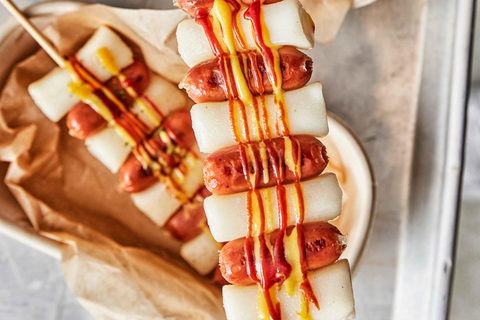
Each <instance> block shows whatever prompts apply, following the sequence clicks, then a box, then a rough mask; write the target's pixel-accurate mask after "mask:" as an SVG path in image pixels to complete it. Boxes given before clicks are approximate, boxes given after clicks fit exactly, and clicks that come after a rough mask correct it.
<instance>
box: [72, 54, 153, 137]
mask: <svg viewBox="0 0 480 320" xmlns="http://www.w3.org/2000/svg"><path fill="white" fill-rule="evenodd" d="M122 73H123V74H124V75H125V77H126V80H125V82H126V83H123V84H122V83H121V82H120V80H119V79H118V78H117V77H114V78H112V79H110V80H109V81H107V83H106V84H105V85H106V87H107V88H108V89H110V90H112V92H113V93H114V94H115V96H117V98H119V99H120V100H121V101H122V103H124V105H126V106H128V105H129V104H131V103H132V102H133V98H132V97H131V96H130V95H128V94H127V92H126V91H125V89H124V86H131V87H133V88H134V90H135V91H136V92H137V94H139V95H140V94H142V93H143V92H144V91H145V89H146V88H147V86H148V84H149V82H150V74H149V71H148V69H147V67H146V66H145V64H144V63H143V62H140V61H135V62H134V63H133V64H131V65H130V66H128V67H127V68H125V69H124V70H123V71H122ZM67 127H68V133H69V134H70V135H71V136H73V137H75V138H78V139H82V140H84V139H86V138H88V137H90V136H93V135H94V134H96V133H98V132H100V131H101V130H102V129H104V128H106V127H107V122H106V121H105V120H104V119H103V118H102V116H100V115H99V114H98V113H97V112H95V111H94V110H93V109H92V107H90V106H89V105H88V104H85V103H83V102H79V103H78V104H77V105H76V106H75V107H73V109H72V110H71V111H70V112H69V113H68V115H67Z"/></svg>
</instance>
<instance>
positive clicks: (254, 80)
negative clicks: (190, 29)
mask: <svg viewBox="0 0 480 320" xmlns="http://www.w3.org/2000/svg"><path fill="white" fill-rule="evenodd" d="M225 1H226V2H227V3H229V4H230V6H231V7H232V16H233V29H234V35H235V38H236V40H237V45H238V46H240V47H241V48H242V49H244V50H246V45H245V42H244V41H243V38H242V37H241V32H240V30H239V26H238V24H237V15H238V12H239V10H240V9H241V7H242V5H241V4H240V3H239V0H225ZM261 5H262V4H261V1H260V0H253V3H252V4H251V5H250V6H249V7H248V8H247V10H246V11H245V13H244V17H245V19H247V20H249V21H250V22H251V25H252V29H253V35H254V39H255V42H256V44H257V46H258V48H259V50H260V52H261V54H262V56H263V59H264V62H265V66H266V70H267V76H268V77H269V80H270V82H271V83H272V85H273V87H274V88H275V89H278V90H280V91H281V90H282V89H281V86H282V79H281V74H280V78H278V76H277V73H276V68H275V63H276V60H275V55H274V53H273V51H272V48H270V47H269V46H268V45H267V44H266V43H265V41H264V34H263V30H262V17H261ZM195 21H196V22H197V23H198V24H200V25H201V26H202V27H203V29H204V31H205V34H206V36H207V38H208V40H209V43H210V47H211V48H212V51H213V53H214V54H215V55H216V56H217V57H220V70H221V73H222V74H223V76H224V79H225V87H224V90H225V93H226V96H227V98H228V104H229V114H230V126H231V129H232V132H233V134H234V137H235V141H236V142H237V143H238V144H239V145H240V158H241V162H242V167H243V172H244V176H245V179H247V181H248V184H249V191H248V193H247V221H248V226H247V232H248V235H247V237H246V239H245V261H246V268H247V273H248V276H249V277H250V278H251V279H252V280H253V281H254V282H256V283H258V284H259V285H260V287H261V288H262V291H263V295H264V298H265V301H266V304H267V307H268V311H269V314H270V318H271V319H272V320H281V308H280V304H279V303H278V302H274V298H273V297H272V295H271V292H270V289H271V288H272V287H273V286H274V285H275V284H278V285H282V284H283V282H284V281H285V280H286V279H287V278H288V277H289V276H290V274H291V272H292V266H291V265H290V264H289V263H288V261H287V260H286V255H285V241H284V238H285V236H288V235H286V230H287V226H288V223H289V217H288V212H287V195H286V189H285V187H284V186H283V185H282V182H283V180H284V176H285V170H284V167H285V166H286V164H285V163H284V161H283V159H282V157H280V155H279V152H278V148H277V146H276V145H275V142H273V141H272V142H273V143H271V144H265V145H266V148H267V150H266V151H267V157H268V163H269V165H270V166H272V168H273V173H274V175H275V178H276V181H277V185H276V198H277V211H278V221H279V227H280V228H279V231H278V233H277V235H276V238H275V244H274V250H273V253H271V252H270V250H269V248H268V246H267V244H266V240H265V209H264V205H263V198H262V195H261V193H260V191H259V190H258V189H257V186H258V182H259V179H260V171H261V170H260V169H259V168H261V166H262V165H263V164H262V161H261V159H259V156H260V154H261V153H260V150H258V153H255V152H253V159H249V158H250V157H249V155H248V152H247V148H248V146H247V145H245V143H248V142H249V141H250V139H249V128H248V122H247V115H246V109H245V104H244V102H243V101H240V100H239V99H238V92H237V89H236V83H235V78H234V76H233V71H232V65H231V63H230V58H229V57H228V56H227V53H226V52H224V51H223V49H222V46H221V45H220V42H219V39H217V37H216V35H215V33H214V31H213V28H212V23H211V21H210V19H209V17H208V10H197V11H196V17H195ZM238 55H239V59H240V61H243V69H244V70H243V74H244V76H245V77H246V78H248V79H247V80H248V81H247V83H248V86H249V89H250V91H257V92H258V93H259V97H258V98H254V99H253V102H252V105H251V107H252V111H253V116H254V121H255V122H256V124H257V128H258V129H259V130H258V131H259V132H258V134H259V137H260V139H261V140H264V139H265V138H269V139H270V138H271V129H270V127H269V121H268V119H269V118H268V113H267V108H266V104H265V97H264V87H263V78H262V74H261V73H260V70H259V68H258V62H257V57H256V54H255V53H254V52H251V51H247V52H242V53H238ZM240 55H241V56H240ZM248 70H251V73H250V72H248ZM275 91H276V92H277V90H275ZM257 99H258V100H257ZM259 102H260V103H259ZM275 104H276V106H277V117H276V118H277V121H276V123H275V130H276V132H277V133H279V135H281V136H284V137H285V139H291V142H292V158H293V162H294V164H295V166H296V167H295V170H294V178H295V179H294V183H295V184H294V188H295V190H296V193H297V196H298V207H299V208H298V210H299V217H297V223H296V228H297V233H298V247H299V252H300V264H301V271H302V274H303V282H302V283H301V284H300V290H301V291H302V293H303V296H304V297H305V298H306V299H307V300H308V301H309V302H312V303H313V304H314V305H315V306H316V307H317V308H318V301H317V298H316V297H315V294H314V292H313V290H312V287H311V285H310V282H309V280H308V278H307V263H306V252H305V235H304V232H303V221H304V215H305V205H304V196H303V190H302V187H301V184H300V178H301V177H300V174H301V173H300V172H298V171H299V170H297V168H298V166H297V165H298V164H299V162H300V161H301V159H300V158H299V154H300V152H299V151H300V144H299V142H298V140H297V139H295V138H294V137H291V136H290V131H289V128H288V127H289V126H288V123H287V117H286V114H285V113H286V111H285V106H284V102H283V99H279V98H278V96H277V95H276V96H275ZM236 105H237V107H238V108H240V112H239V113H240V118H241V119H240V120H241V124H242V129H243V131H244V132H245V139H246V140H247V141H244V140H243V139H242V137H241V136H240V133H239V128H238V123H239V119H237V113H236V109H235V107H236ZM250 162H252V164H250ZM253 163H254V164H253ZM251 167H252V168H251ZM255 168H257V169H258V170H256V169H255ZM251 170H254V172H251ZM263 170H268V168H263ZM251 174H253V175H254V178H253V181H252V179H251V178H250V176H251ZM253 201H257V203H258V207H259V210H258V211H259V212H258V215H259V217H258V218H259V219H258V220H259V222H260V227H259V230H254V224H255V222H254V218H255V217H254V216H253V214H254V210H253ZM254 232H257V233H258V234H254ZM255 241H258V246H259V254H258V259H259V261H258V265H259V270H257V266H256V262H255ZM272 256H273V257H272ZM307 308H308V304H307Z"/></svg>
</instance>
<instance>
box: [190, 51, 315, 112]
mask: <svg viewBox="0 0 480 320" xmlns="http://www.w3.org/2000/svg"><path fill="white" fill-rule="evenodd" d="M279 55H280V66H281V69H282V77H283V82H282V88H283V89H284V90H293V89H298V88H300V87H302V86H304V85H305V84H306V83H307V82H308V81H309V80H310V77H311V76H312V71H313V62H312V59H311V58H310V57H309V56H307V55H306V54H304V53H302V52H300V51H298V50H297V49H295V48H293V47H288V46H287V47H283V48H281V49H280V50H279ZM238 56H239V60H240V65H241V68H242V71H243V72H244V75H245V79H246V80H247V82H248V84H249V87H250V90H251V91H252V93H253V94H254V95H258V94H260V93H264V94H270V93H272V92H273V87H272V84H271V82H270V80H269V77H268V75H267V68H266V67H265V63H264V60H263V57H262V55H261V54H260V53H253V52H250V53H239V54H238ZM222 59H224V58H223V57H216V58H214V59H212V60H208V61H204V62H202V63H199V64H198V65H196V66H195V67H193V68H192V69H190V71H189V72H188V73H187V75H186V76H185V79H184V80H183V81H182V84H181V86H182V87H183V88H185V89H186V91H187V93H188V95H189V97H190V98H191V99H192V100H193V101H195V102H196V103H201V102H212V101H224V100H227V89H226V88H227V84H226V82H225V76H224V73H225V72H224V71H223V70H222V68H223V63H222ZM245 63H247V68H246V69H247V70H248V71H247V72H246V73H247V74H245V68H244V65H245ZM257 79H259V80H260V81H258V80H257ZM258 82H260V84H258Z"/></svg>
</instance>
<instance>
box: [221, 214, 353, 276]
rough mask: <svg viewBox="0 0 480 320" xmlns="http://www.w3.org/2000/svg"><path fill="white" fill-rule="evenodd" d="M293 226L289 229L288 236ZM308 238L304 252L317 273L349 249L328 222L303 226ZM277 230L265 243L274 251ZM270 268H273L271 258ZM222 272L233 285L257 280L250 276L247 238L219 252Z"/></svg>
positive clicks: (309, 266)
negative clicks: (246, 246) (246, 251)
mask: <svg viewBox="0 0 480 320" xmlns="http://www.w3.org/2000/svg"><path fill="white" fill-rule="evenodd" d="M292 228H293V227H290V228H288V229H287V235H289V234H290V233H291V230H292ZM303 232H304V236H305V253H306V262H307V268H308V270H315V269H318V268H321V267H323V266H326V265H329V264H331V263H333V262H335V261H336V260H337V259H338V258H339V257H340V255H341V254H342V252H343V251H344V250H345V248H346V237H345V236H343V235H342V234H341V233H340V231H339V230H338V229H337V228H336V227H335V226H333V225H331V224H329V223H328V222H314V223H308V224H304V225H303ZM277 234H278V231H275V232H273V233H270V234H265V237H266V241H267V242H268V241H270V243H271V245H272V246H273V248H272V250H271V252H275V246H276V243H275V238H276V235H277ZM267 259H270V260H269V261H266V264H267V265H273V261H272V256H271V255H269V256H268V257H267ZM220 271H221V272H222V275H223V277H224V278H225V279H226V280H227V281H228V282H230V283H231V284H236V285H247V284H252V283H254V281H253V280H252V279H251V278H250V277H249V276H248V273H247V266H246V258H245V239H244V238H241V239H237V240H234V241H230V242H229V243H227V244H226V245H225V246H224V247H223V249H222V250H221V251H220Z"/></svg>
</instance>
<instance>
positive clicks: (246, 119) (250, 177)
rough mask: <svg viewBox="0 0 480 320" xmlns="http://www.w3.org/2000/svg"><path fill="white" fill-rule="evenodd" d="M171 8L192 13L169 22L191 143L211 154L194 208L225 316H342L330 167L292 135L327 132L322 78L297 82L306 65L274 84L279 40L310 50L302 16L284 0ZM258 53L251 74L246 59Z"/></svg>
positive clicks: (205, 0) (348, 296)
mask: <svg viewBox="0 0 480 320" xmlns="http://www.w3.org/2000/svg"><path fill="white" fill-rule="evenodd" d="M177 4H178V5H179V6H180V7H181V8H182V9H183V10H184V11H185V12H187V13H189V14H191V15H193V16H194V19H190V20H185V21H183V22H182V23H180V25H179V27H178V29H177V40H178V44H179V48H178V49H179V53H180V55H181V56H182V58H183V59H184V61H185V62H186V63H187V65H189V66H191V67H192V70H191V71H190V72H189V74H188V75H187V79H186V80H184V81H183V86H184V87H185V88H186V89H187V93H188V94H189V95H190V96H191V97H192V99H193V100H195V101H197V102H199V103H198V104H197V105H195V106H193V107H192V111H191V113H192V123H193V127H194V131H195V135H196V137H197V141H198V142H199V148H200V150H201V151H202V152H207V153H212V154H211V155H210V156H209V157H208V158H207V160H206V162H205V164H204V175H205V177H206V185H207V188H209V189H210V191H212V192H213V193H214V194H213V195H212V196H210V197H208V198H207V199H206V200H205V212H206V215H207V220H208V224H209V226H210V228H211V230H212V235H213V236H214V237H215V239H216V240H217V241H222V242H223V241H225V242H228V243H227V244H226V245H225V246H224V247H223V249H222V250H221V253H220V256H221V262H220V266H221V267H220V270H221V272H222V273H223V275H224V277H225V279H226V280H227V281H229V282H231V283H232V284H233V285H227V286H224V287H223V301H224V307H225V311H226V314H227V318H228V319H229V320H234V319H239V320H240V319H242V320H246V319H248V320H250V319H252V320H253V319H257V318H260V319H271V320H280V319H283V320H290V319H292V320H293V319H315V320H322V319H330V320H344V319H352V318H353V317H354V316H355V311H354V310H355V309H354V301H353V292H352V287H351V278H350V268H349V265H348V262H347V261H346V260H340V261H337V262H335V261H336V260H337V259H338V257H339V255H340V253H341V252H342V251H343V248H344V247H345V244H346V243H345V241H344V238H343V236H341V234H339V233H337V231H338V230H337V231H334V230H336V229H332V228H334V227H333V226H332V227H330V228H329V227H328V226H331V225H329V224H328V222H327V221H328V220H332V219H335V218H336V217H337V216H338V215H339V214H340V211H341V205H342V200H341V198H342V193H341V190H340V187H339V185H338V181H337V179H336V177H335V175H334V174H331V173H325V174H321V172H322V171H323V168H322V165H323V164H324V163H323V162H322V161H320V163H319V164H318V165H315V166H309V167H308V168H307V166H305V165H304V164H305V161H308V160H309V159H310V158H309V157H308V154H309V152H305V150H304V149H305V148H304V147H305V139H300V136H299V135H309V136H310V137H311V138H312V139H314V137H323V136H325V135H326V134H327V133H328V125H327V121H326V111H325V103H324V100H323V94H322V86H321V84H320V83H318V82H317V83H314V84H311V85H309V86H306V87H303V88H301V87H302V86H303V85H304V84H305V83H306V82H307V81H308V79H305V78H304V76H305V75H307V78H309V76H308V73H303V74H302V73H299V76H296V79H293V81H292V79H290V83H289V86H288V88H286V87H284V86H283V85H282V84H283V83H282V81H283V78H282V77H284V76H285V75H287V76H288V72H287V73H286V72H285V70H288V63H287V64H286V63H285V59H282V57H281V54H280V50H281V48H282V46H293V47H297V48H301V49H310V48H311V47H312V46H313V41H310V40H311V39H313V29H314V27H313V23H312V21H311V19H310V17H309V16H308V13H306V12H305V11H304V9H303V8H302V6H301V4H300V3H299V2H298V1H296V0H283V1H282V0H280V1H279V0H268V1H266V0H265V1H262V0H178V3H177ZM258 53H260V54H261V56H262V57H263V61H264V65H263V66H262V67H264V70H262V71H260V72H259V70H258V67H257V66H258V64H257V63H255V60H254V59H252V58H250V57H252V56H255V55H256V54H258ZM217 61H218V62H217ZM257 61H258V60H257ZM217 66H219V67H218V68H217ZM299 66H300V67H302V66H301V64H300V65H297V68H298V67H299ZM209 68H210V69H213V70H214V71H212V72H211V73H210V72H209V70H208V69H209ZM255 69H257V70H255ZM297 71H298V70H297ZM202 72H204V73H205V74H204V75H203V76H202V75H199V73H202ZM252 75H253V76H252ZM265 75H266V77H267V78H268V81H267V85H269V86H271V87H269V89H268V90H265V87H264V86H263V84H265ZM196 80H197V82H196ZM305 80H307V81H305ZM262 82H263V83H262ZM292 82H293V85H292ZM212 83H213V84H212ZM214 86H219V87H220V88H221V89H222V90H223V91H224V92H223V93H222V92H221V90H220V89H219V88H213V87H214ZM292 89H294V90H293V91H287V90H292ZM210 93H212V94H210ZM268 94H269V95H268ZM224 100H226V101H224ZM280 140H283V141H282V142H283V143H280V142H279V141H280ZM308 148H318V146H315V144H313V143H311V144H310V146H309V147H308ZM308 148H307V149H308ZM316 155H317V156H320V158H321V159H322V160H326V161H327V162H328V158H326V156H324V154H323V153H322V152H320V153H319V152H316ZM286 172H288V174H289V176H288V178H286V177H287V174H286ZM242 173H243V180H242ZM224 175H225V176H226V177H224ZM275 182H276V183H275ZM284 184H285V185H284ZM320 225H322V226H326V228H321V227H319V226H320ZM312 226H315V227H318V229H315V230H316V231H315V232H313V231H312V230H314V229H312V228H314V227H312ZM329 233H330V234H331V235H334V236H333V237H331V239H332V240H328V237H327V235H328V234H329ZM335 235H336V236H335ZM235 239H236V240H235ZM342 239H343V240H342ZM327 243H329V244H328V245H327ZM325 246H328V247H329V248H332V246H333V247H336V248H337V249H338V250H334V251H335V254H334V253H333V252H329V253H327V252H326V251H324V249H325ZM324 254H325V256H324ZM320 257H322V258H320ZM323 258H327V259H323ZM313 261H316V262H313ZM319 261H321V263H320V262H319ZM251 283H256V285H249V284H251Z"/></svg>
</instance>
